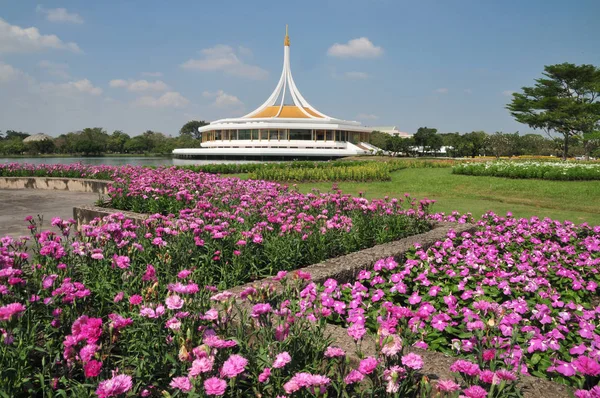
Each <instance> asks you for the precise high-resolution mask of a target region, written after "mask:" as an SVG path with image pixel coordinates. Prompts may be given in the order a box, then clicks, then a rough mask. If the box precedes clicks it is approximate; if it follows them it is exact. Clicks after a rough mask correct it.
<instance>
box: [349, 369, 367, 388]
mask: <svg viewBox="0 0 600 398" xmlns="http://www.w3.org/2000/svg"><path fill="white" fill-rule="evenodd" d="M364 378H365V375H363V374H362V373H361V372H359V371H358V370H356V369H353V370H351V371H350V373H348V374H347V375H346V377H345V378H344V383H346V384H348V385H350V384H354V383H359V382H361V381H362V380H363V379H364Z"/></svg>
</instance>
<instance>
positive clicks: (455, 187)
mask: <svg viewBox="0 0 600 398" xmlns="http://www.w3.org/2000/svg"><path fill="white" fill-rule="evenodd" d="M337 185H338V187H339V188H340V189H341V190H342V191H343V192H344V193H350V194H354V195H356V194H358V192H363V194H364V196H365V197H367V198H383V197H384V196H386V195H388V196H390V197H400V196H402V195H404V193H410V194H411V195H412V196H413V197H415V198H419V199H422V198H429V199H435V200H436V201H437V203H436V204H435V205H434V207H433V210H434V211H443V212H450V211H452V210H458V211H459V212H461V213H464V212H471V213H472V214H473V215H474V216H476V217H478V216H480V215H482V214H483V213H485V212H487V211H489V210H491V211H494V212H495V213H497V214H500V215H505V214H506V213H507V212H509V211H510V212H512V213H513V214H514V215H515V216H516V217H531V216H538V217H542V218H543V217H550V218H553V219H556V220H561V221H564V220H570V221H573V222H575V223H583V222H587V223H590V224H592V225H600V182H599V181H544V180H516V179H509V178H499V177H474V176H465V175H455V174H452V172H451V169H450V168H445V169H404V170H400V171H396V172H394V173H392V180H391V181H387V182H370V183H354V182H341V183H338V184H337ZM331 186H332V184H331V183H302V184H298V187H299V188H300V190H301V191H302V192H309V191H310V190H311V189H313V188H317V189H319V190H321V191H327V190H329V189H331Z"/></svg>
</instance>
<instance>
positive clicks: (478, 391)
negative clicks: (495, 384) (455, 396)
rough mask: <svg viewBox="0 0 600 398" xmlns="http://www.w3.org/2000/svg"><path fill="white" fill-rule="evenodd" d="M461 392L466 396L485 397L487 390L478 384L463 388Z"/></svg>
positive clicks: (472, 397) (470, 397)
mask: <svg viewBox="0 0 600 398" xmlns="http://www.w3.org/2000/svg"><path fill="white" fill-rule="evenodd" d="M463 394H464V395H465V397H468V398H485V397H487V395H488V394H487V391H485V390H484V389H483V388H482V387H480V386H471V387H469V388H467V389H465V390H463Z"/></svg>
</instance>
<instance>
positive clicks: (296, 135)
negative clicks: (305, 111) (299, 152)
mask: <svg viewBox="0 0 600 398" xmlns="http://www.w3.org/2000/svg"><path fill="white" fill-rule="evenodd" d="M290 140H303V141H310V140H311V131H310V130H290Z"/></svg>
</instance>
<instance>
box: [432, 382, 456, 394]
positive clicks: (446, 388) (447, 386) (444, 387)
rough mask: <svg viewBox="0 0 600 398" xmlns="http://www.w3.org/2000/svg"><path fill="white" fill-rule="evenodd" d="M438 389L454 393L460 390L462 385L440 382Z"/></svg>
mask: <svg viewBox="0 0 600 398" xmlns="http://www.w3.org/2000/svg"><path fill="white" fill-rule="evenodd" d="M436 388H437V390H438V391H441V392H454V391H458V390H460V385H459V384H457V383H455V382H454V381H453V380H438V382H437V384H436Z"/></svg>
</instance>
